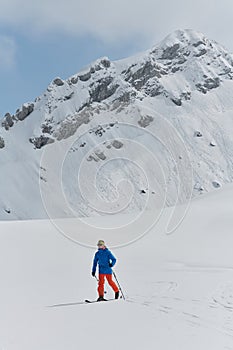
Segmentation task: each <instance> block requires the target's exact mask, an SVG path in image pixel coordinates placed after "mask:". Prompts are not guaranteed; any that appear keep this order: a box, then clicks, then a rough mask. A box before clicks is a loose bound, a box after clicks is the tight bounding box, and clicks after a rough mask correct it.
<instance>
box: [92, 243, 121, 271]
mask: <svg viewBox="0 0 233 350" xmlns="http://www.w3.org/2000/svg"><path fill="white" fill-rule="evenodd" d="M110 263H111V264H112V267H113V266H114V265H115V264H116V258H115V256H113V255H112V253H111V252H110V250H109V249H108V248H105V249H98V251H97V252H96V253H95V256H94V260H93V267H92V272H96V266H97V264H98V265H99V273H103V274H112V269H111V267H110V266H109V264H110Z"/></svg>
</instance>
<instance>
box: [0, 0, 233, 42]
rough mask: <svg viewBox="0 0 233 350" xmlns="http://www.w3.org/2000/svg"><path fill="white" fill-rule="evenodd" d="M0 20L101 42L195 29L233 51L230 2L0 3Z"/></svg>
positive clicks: (153, 38) (89, 0) (74, 0)
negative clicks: (87, 37)
mask: <svg viewBox="0 0 233 350" xmlns="http://www.w3.org/2000/svg"><path fill="white" fill-rule="evenodd" d="M0 9H1V11H0V21H1V24H5V25H11V26H14V25H17V28H21V29H22V30H24V31H25V32H27V33H30V34H31V33H41V34H43V33H47V32H54V33H58V34H59V33H63V34H64V33H66V34H68V35H74V36H84V35H91V36H94V37H96V38H97V39H99V40H102V41H104V42H112V43H117V42H122V41H128V40H130V39H133V40H134V42H136V41H137V40H138V41H140V42H143V43H144V45H148V44H150V45H151V44H154V43H156V42H157V41H159V40H160V39H162V38H163V37H164V36H165V35H166V34H168V33H169V32H172V31H173V30H176V29H182V28H193V29H196V30H199V31H202V32H204V33H205V34H207V35H208V36H209V37H210V38H213V39H216V40H218V41H219V42H220V43H222V44H224V45H226V46H228V47H229V48H231V47H232V39H231V31H232V16H233V2H232V0H222V1H221V2H219V1H215V0H213V1H211V2H210V1H209V0H196V1H193V0H176V1H172V0H143V1H142V0H127V1H125V0H98V1H96V0H86V1H81V0H66V1H57V0H41V1H31V0H10V1H9V0H0Z"/></svg>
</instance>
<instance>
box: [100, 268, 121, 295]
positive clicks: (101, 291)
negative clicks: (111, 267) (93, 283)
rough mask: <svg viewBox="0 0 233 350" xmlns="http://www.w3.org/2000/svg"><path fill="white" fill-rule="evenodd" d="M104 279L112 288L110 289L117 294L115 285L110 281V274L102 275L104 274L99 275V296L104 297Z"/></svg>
mask: <svg viewBox="0 0 233 350" xmlns="http://www.w3.org/2000/svg"><path fill="white" fill-rule="evenodd" d="M105 277H106V279H107V281H108V284H109V285H110V286H111V287H112V289H113V290H114V292H115V293H116V292H118V291H119V289H118V287H117V285H116V283H115V282H114V281H113V280H112V274H104V273H100V274H99V284H98V293H99V296H102V297H103V296H104V282H105V280H104V279H105Z"/></svg>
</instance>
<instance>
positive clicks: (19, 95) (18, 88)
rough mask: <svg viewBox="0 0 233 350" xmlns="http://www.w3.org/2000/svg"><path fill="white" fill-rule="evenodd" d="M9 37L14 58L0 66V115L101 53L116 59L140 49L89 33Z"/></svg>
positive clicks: (69, 74)
mask: <svg viewBox="0 0 233 350" xmlns="http://www.w3.org/2000/svg"><path fill="white" fill-rule="evenodd" d="M1 33H3V34H4V35H5V33H7V36H9V31H7V28H2V30H1ZM10 38H14V42H15V60H14V62H13V63H12V64H10V66H8V67H4V69H0V79H1V82H2V84H1V85H2V89H1V97H0V116H3V115H4V114H5V113H6V112H8V111H9V112H10V113H14V112H15V110H16V109H17V108H18V107H19V106H20V105H21V104H22V103H23V102H27V101H31V100H32V101H33V100H34V99H35V97H37V96H38V95H40V94H41V93H42V92H43V91H44V90H45V89H46V88H47V85H48V84H49V83H50V82H51V80H53V79H54V78H55V77H57V76H60V77H62V78H68V77H69V76H71V75H73V74H75V73H77V72H78V71H79V70H80V69H81V68H83V67H85V66H86V65H88V64H89V63H91V62H92V61H94V60H95V59H97V58H99V57H101V56H108V55H109V57H110V58H111V59H118V58H122V57H127V56H129V55H131V54H133V53H135V52H137V51H138V50H139V48H138V47H137V45H133V44H132V42H124V43H122V45H112V44H110V43H103V42H102V41H101V40H98V39H96V38H93V37H92V36H88V35H87V36H83V37H82V38H79V37H77V38H76V37H73V36H68V35H62V34H59V35H54V34H53V35H52V34H49V35H46V36H45V37H44V36H43V37H41V38H38V37H36V38H31V37H28V36H24V35H21V34H18V33H14V32H13V31H10Z"/></svg>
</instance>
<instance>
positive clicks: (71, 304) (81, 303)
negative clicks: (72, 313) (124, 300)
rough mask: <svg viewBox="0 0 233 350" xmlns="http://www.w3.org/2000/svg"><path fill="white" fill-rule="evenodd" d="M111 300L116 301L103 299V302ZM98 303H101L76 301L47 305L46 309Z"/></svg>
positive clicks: (87, 300) (86, 300)
mask: <svg viewBox="0 0 233 350" xmlns="http://www.w3.org/2000/svg"><path fill="white" fill-rule="evenodd" d="M113 300H117V299H105V300H103V301H113ZM100 302H101V301H97V300H89V299H85V300H84V301H78V302H73V303H61V304H54V305H48V306H47V307H49V308H53V307H63V306H75V305H85V304H93V303H100Z"/></svg>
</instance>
